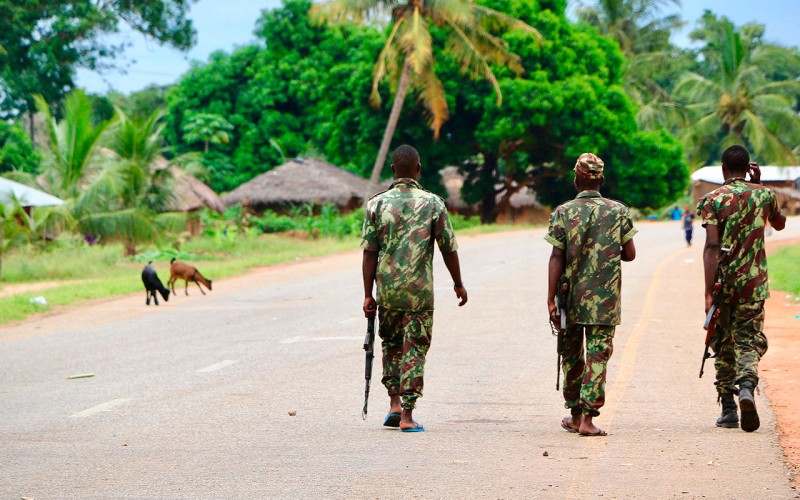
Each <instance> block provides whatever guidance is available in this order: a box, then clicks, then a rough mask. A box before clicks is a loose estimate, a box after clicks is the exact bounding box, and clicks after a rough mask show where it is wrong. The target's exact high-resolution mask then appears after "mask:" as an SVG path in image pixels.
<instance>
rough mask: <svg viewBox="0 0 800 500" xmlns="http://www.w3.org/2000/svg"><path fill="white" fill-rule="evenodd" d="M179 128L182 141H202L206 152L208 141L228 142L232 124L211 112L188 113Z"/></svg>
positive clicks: (191, 142) (189, 142)
mask: <svg viewBox="0 0 800 500" xmlns="http://www.w3.org/2000/svg"><path fill="white" fill-rule="evenodd" d="M181 128H182V130H183V140H184V141H186V142H187V143H188V144H193V143H196V142H204V143H205V152H206V153H208V144H209V143H211V144H228V143H229V142H230V141H231V136H230V131H232V130H233V125H231V124H230V123H229V122H228V120H226V119H225V118H223V117H221V116H220V115H216V114H213V113H190V114H187V115H186V119H185V120H184V121H183V125H182V126H181Z"/></svg>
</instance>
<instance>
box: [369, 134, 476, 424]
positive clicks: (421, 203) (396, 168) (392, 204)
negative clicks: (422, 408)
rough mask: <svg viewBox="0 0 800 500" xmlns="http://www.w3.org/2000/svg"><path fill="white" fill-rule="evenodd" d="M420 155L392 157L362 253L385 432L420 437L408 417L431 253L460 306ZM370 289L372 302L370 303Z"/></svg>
mask: <svg viewBox="0 0 800 500" xmlns="http://www.w3.org/2000/svg"><path fill="white" fill-rule="evenodd" d="M421 171H422V166H421V165H420V161H419V153H417V150H416V149H414V148H413V147H411V146H407V145H404V146H400V147H399V148H397V149H396V150H395V151H394V153H393V154H392V172H393V173H394V175H395V181H394V182H393V183H392V185H391V187H389V189H388V190H387V191H384V192H383V193H379V194H377V195H375V196H373V197H372V198H370V200H369V202H368V203H367V210H366V216H365V218H364V229H363V232H362V242H361V247H362V248H363V249H364V257H363V263H362V274H363V278H364V314H365V315H366V316H367V317H368V318H374V317H375V312H376V309H377V313H378V319H379V327H378V335H379V336H380V338H381V341H382V349H383V379H382V382H383V385H384V386H385V387H386V389H387V391H388V392H389V407H390V408H389V414H388V415H387V416H386V419H385V420H384V422H383V425H385V426H387V427H400V429H401V430H402V431H403V432H422V431H424V430H425V428H424V427H423V426H422V425H421V424H419V423H417V422H415V421H414V419H413V416H412V412H413V410H414V408H415V406H416V402H417V399H418V398H419V397H420V396H422V388H423V373H424V371H425V356H426V354H427V352H428V348H429V347H430V344H431V334H432V331H433V245H434V241H435V242H436V244H437V245H438V246H439V250H440V251H441V252H442V257H443V258H444V263H445V266H447V270H448V271H449V272H450V277H451V278H452V279H453V289H454V290H455V294H456V297H458V298H459V299H460V302H459V304H458V305H459V306H463V305H464V304H466V303H467V290H466V288H464V283H463V282H462V281H461V269H460V264H459V261H458V252H457V249H458V245H457V244H456V236H455V233H454V232H453V226H452V225H451V223H450V218H449V216H448V214H447V208H446V207H445V204H444V201H442V199H441V198H439V197H438V196H436V195H435V194H433V193H430V192H428V191H425V190H424V189H422V186H420V185H419V182H417V181H418V180H419V176H420V173H421ZM373 283H376V284H377V288H378V296H377V300H376V299H374V298H373V297H372V288H373Z"/></svg>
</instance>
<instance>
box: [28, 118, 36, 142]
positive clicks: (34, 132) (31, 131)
mask: <svg viewBox="0 0 800 500" xmlns="http://www.w3.org/2000/svg"><path fill="white" fill-rule="evenodd" d="M33 115H34V112H33V110H32V109H29V110H28V118H29V119H30V125H29V127H28V131H29V133H30V135H31V144H33V145H34V146H35V145H36V137H35V135H36V127H35V126H34V123H33Z"/></svg>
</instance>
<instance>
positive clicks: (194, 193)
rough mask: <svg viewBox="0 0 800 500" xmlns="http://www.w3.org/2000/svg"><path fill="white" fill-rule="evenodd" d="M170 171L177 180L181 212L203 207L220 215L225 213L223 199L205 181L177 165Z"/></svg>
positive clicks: (176, 185)
mask: <svg viewBox="0 0 800 500" xmlns="http://www.w3.org/2000/svg"><path fill="white" fill-rule="evenodd" d="M170 171H171V172H172V176H173V178H174V179H175V198H176V204H177V207H176V208H177V209H178V210H179V211H181V212H192V211H194V210H199V209H201V208H203V207H208V208H210V209H211V210H214V211H215V212H217V213H220V214H221V213H222V212H224V211H225V203H223V202H222V198H220V197H219V195H218V194H217V193H215V192H214V190H213V189H211V188H210V187H208V185H206V184H205V183H204V182H203V181H201V180H200V179H198V178H197V177H195V176H193V175H192V174H190V173H189V172H186V171H185V170H181V169H180V168H178V167H176V166H175V165H172V166H171V167H170Z"/></svg>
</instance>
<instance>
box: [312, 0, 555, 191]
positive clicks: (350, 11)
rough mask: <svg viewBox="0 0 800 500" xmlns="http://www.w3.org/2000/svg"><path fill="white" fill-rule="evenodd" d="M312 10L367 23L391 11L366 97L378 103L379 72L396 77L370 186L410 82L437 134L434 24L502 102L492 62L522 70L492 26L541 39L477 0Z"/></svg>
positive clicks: (381, 2) (379, 0)
mask: <svg viewBox="0 0 800 500" xmlns="http://www.w3.org/2000/svg"><path fill="white" fill-rule="evenodd" d="M312 14H314V15H315V17H317V18H318V19H320V20H328V21H331V22H355V23H361V24H365V23H371V22H372V21H374V20H376V19H380V18H381V17H383V16H386V15H390V16H391V30H390V31H389V37H388V39H387V40H386V43H385V44H384V46H383V49H382V50H381V52H380V54H379V55H378V60H377V62H376V63H375V67H374V70H373V79H372V94H371V95H370V102H371V104H372V105H373V106H380V103H381V97H380V93H379V92H378V87H379V85H380V83H381V82H382V81H383V80H384V78H386V77H388V78H389V79H390V81H392V82H395V81H397V89H396V91H395V97H394V103H393V104H392V110H391V112H390V113H389V120H388V122H387V124H386V129H385V131H384V134H383V140H382V141H381V145H380V148H379V150H378V156H377V158H376V159H375V164H374V166H373V168H372V175H371V176H370V189H372V187H373V186H375V185H376V184H377V182H378V180H379V179H380V175H381V172H382V170H383V166H384V164H385V162H386V156H387V154H388V153H389V146H390V144H391V140H392V136H393V135H394V131H395V128H396V127H397V121H398V119H399V118H400V111H401V110H402V107H403V102H404V101H405V98H406V95H407V93H408V91H409V89H410V88H412V87H413V88H415V89H416V90H417V91H418V93H419V99H420V101H422V103H423V105H424V107H425V108H426V109H427V111H428V112H429V123H430V126H431V128H432V129H433V134H434V137H436V138H438V136H439V131H440V130H441V127H442V124H443V123H444V122H445V120H447V118H448V108H447V100H446V96H445V93H444V87H443V86H442V82H441V81H440V80H439V78H438V77H437V76H436V71H435V58H434V52H435V50H434V33H433V32H434V30H435V29H439V28H440V29H441V31H442V32H443V35H444V36H445V37H446V42H445V45H444V47H441V48H440V49H439V50H444V51H445V52H446V53H447V54H448V55H450V56H451V57H453V58H454V59H455V60H456V61H457V62H458V63H459V66H460V68H461V70H462V71H463V72H464V73H468V74H470V75H471V76H475V77H482V78H485V79H486V80H488V81H489V83H490V84H491V85H492V87H493V88H494V91H495V93H496V94H497V104H498V105H500V104H501V103H502V93H501V91H500V85H499V83H498V81H497V78H496V77H495V75H494V73H493V72H492V69H491V67H490V64H491V63H494V64H500V65H503V66H507V67H509V68H510V69H511V70H512V71H514V72H515V73H517V74H521V73H522V72H523V68H522V64H521V62H520V59H519V57H518V56H517V55H516V54H514V53H512V52H511V51H509V49H508V46H507V44H506V43H505V42H504V41H503V40H502V39H501V38H499V37H498V36H495V35H493V34H492V33H491V32H490V27H491V28H493V29H518V30H521V31H524V32H526V33H529V34H531V35H533V36H534V37H536V38H537V40H541V35H540V34H539V32H538V31H537V30H536V29H534V28H532V27H530V26H528V25H527V24H525V23H524V22H522V21H520V20H518V19H515V18H513V17H511V16H509V15H507V14H503V13H501V12H498V11H496V10H493V9H490V8H488V7H485V6H483V5H479V4H477V3H476V2H475V1H474V0H329V1H327V2H325V3H322V4H316V5H314V6H313V7H312Z"/></svg>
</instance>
